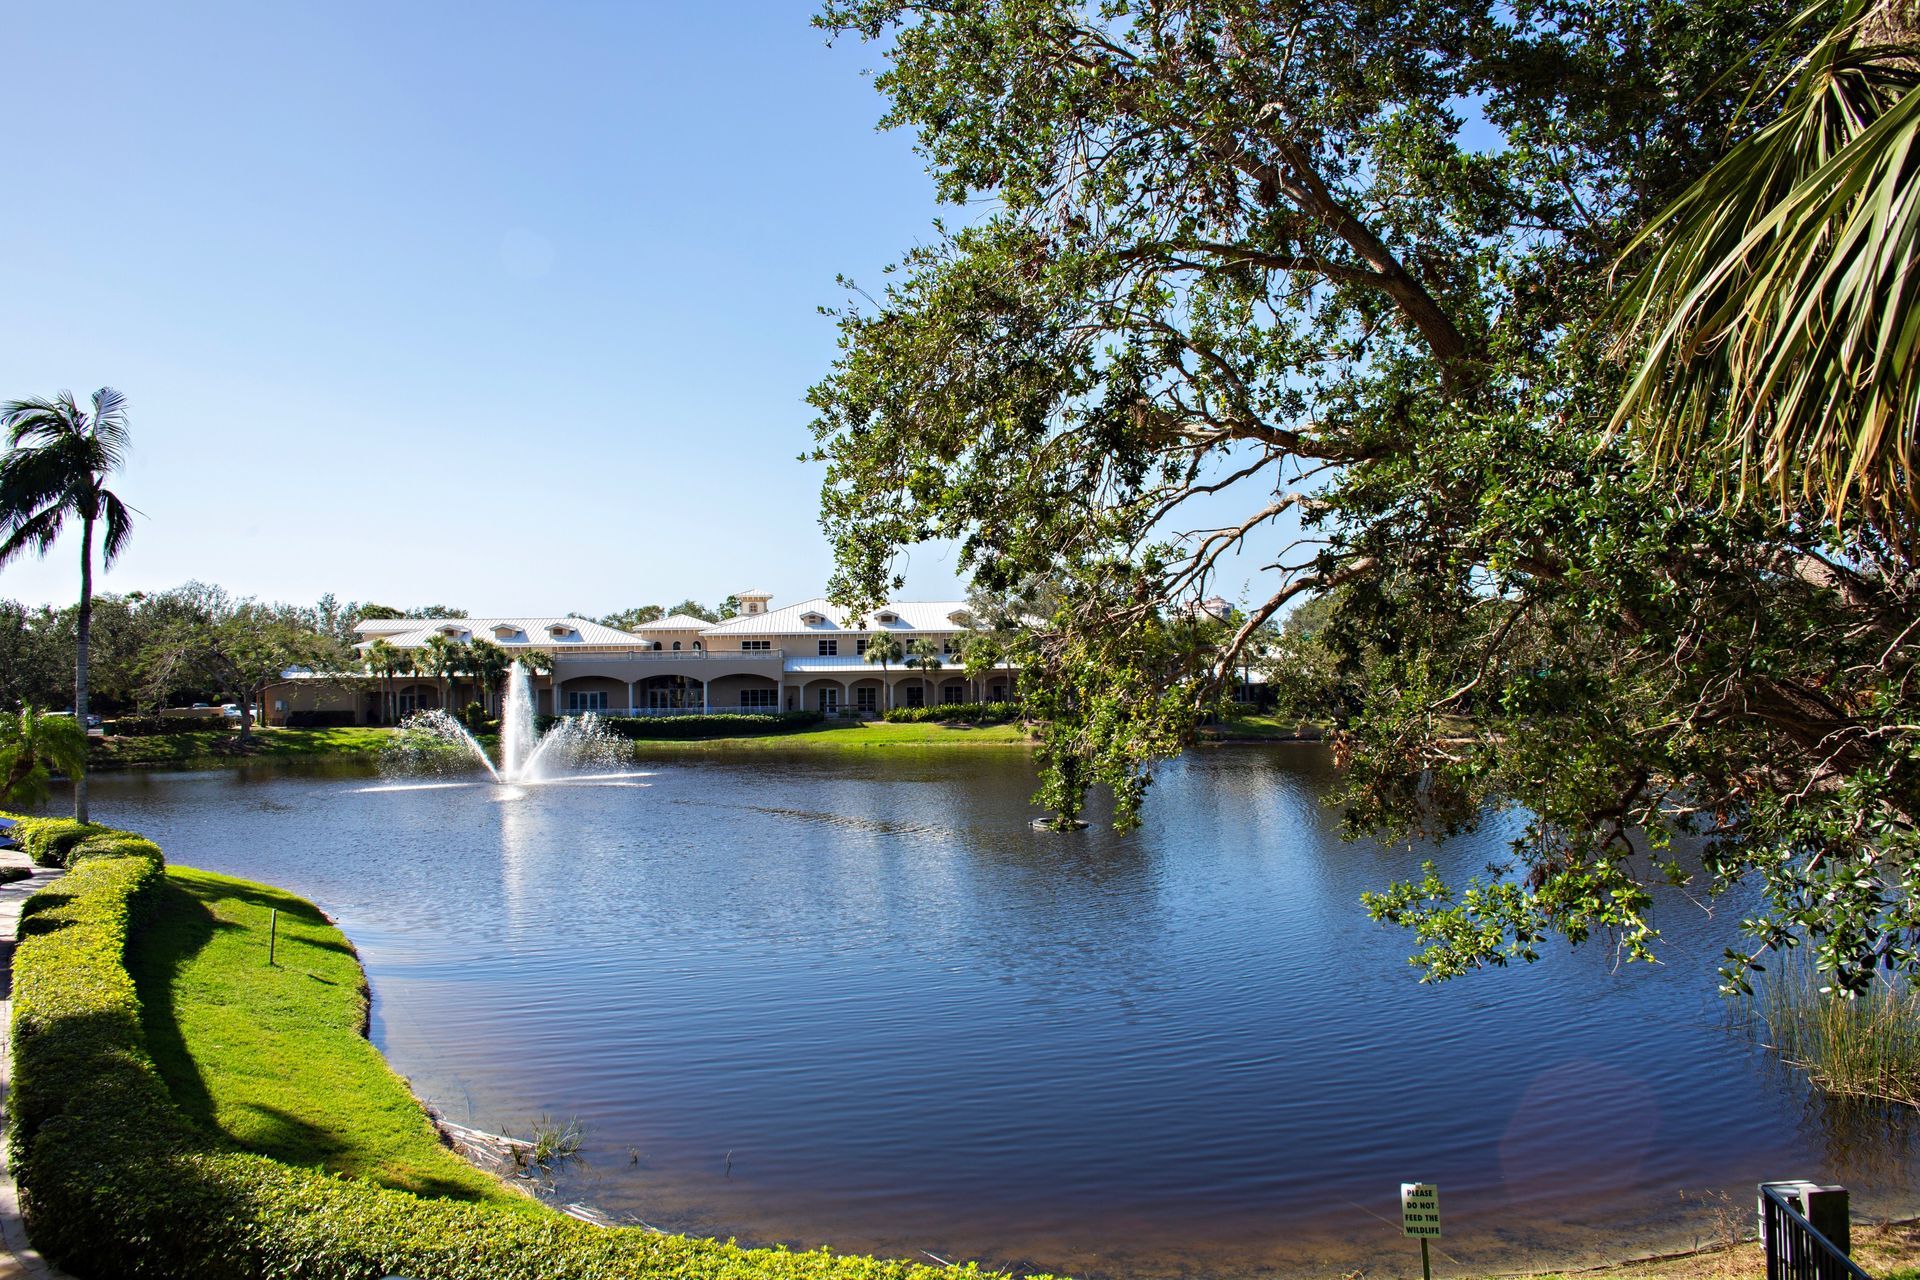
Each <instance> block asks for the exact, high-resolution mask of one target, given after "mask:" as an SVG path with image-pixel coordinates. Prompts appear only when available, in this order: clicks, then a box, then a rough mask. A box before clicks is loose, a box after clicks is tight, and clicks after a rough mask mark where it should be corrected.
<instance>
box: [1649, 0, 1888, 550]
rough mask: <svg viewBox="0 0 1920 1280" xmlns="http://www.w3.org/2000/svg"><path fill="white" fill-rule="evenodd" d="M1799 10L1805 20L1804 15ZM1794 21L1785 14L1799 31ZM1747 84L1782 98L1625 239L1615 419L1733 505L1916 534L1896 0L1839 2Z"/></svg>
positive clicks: (1763, 98) (1759, 94)
mask: <svg viewBox="0 0 1920 1280" xmlns="http://www.w3.org/2000/svg"><path fill="white" fill-rule="evenodd" d="M1814 12H1815V10H1813V9H1808V10H1807V11H1806V13H1805V14H1804V15H1803V17H1802V21H1804V20H1805V19H1806V17H1807V16H1809V15H1811V14H1813V13H1814ZM1797 25H1798V24H1796V26H1797ZM1799 35H1800V32H1799V31H1798V30H1796V29H1789V30H1788V31H1785V32H1783V33H1782V34H1781V35H1780V36H1779V37H1777V38H1776V39H1775V41H1774V42H1773V43H1772V46H1771V48H1772V50H1773V56H1774V57H1775V58H1776V59H1779V60H1780V61H1781V62H1783V63H1784V69H1783V70H1781V71H1779V72H1778V73H1777V74H1776V75H1775V76H1774V77H1773V78H1772V80H1771V82H1768V81H1767V79H1766V78H1765V77H1763V80H1762V83H1761V85H1760V87H1759V88H1758V89H1757V90H1756V91H1755V93H1754V94H1753V96H1752V99H1751V101H1753V102H1756V103H1772V102H1778V103H1780V104H1781V105H1780V109H1779V112H1778V114H1777V115H1776V116H1775V117H1774V118H1773V119H1772V120H1771V121H1770V122H1768V123H1767V124H1766V125H1764V127H1761V128H1759V129H1757V130H1756V131H1755V132H1754V133H1753V134H1752V135H1751V136H1750V137H1748V138H1746V139H1745V140H1743V141H1742V142H1740V143H1739V144H1737V145H1736V146H1734V147H1732V148H1731V149H1730V150H1729V151H1727V153H1726V154H1725V155H1724V156H1722V157H1721V159H1720V161H1719V162H1718V163H1717V164H1715V165H1714V166H1713V168H1712V169H1711V170H1709V171H1708V172H1707V173H1706V174H1705V175H1704V176H1703V177H1701V178H1700V179H1699V180H1698V181H1697V182H1695V183H1694V184H1693V185H1692V186H1691V187H1689V188H1688V189H1687V190H1686V191H1684V192H1683V193H1682V194H1681V195H1680V197H1679V198H1678V199H1677V200H1675V201H1674V203H1673V204H1672V205H1670V206H1669V207H1668V208H1667V209H1666V210H1665V211H1664V212H1663V213H1661V214H1660V216H1659V217H1657V218H1656V219H1655V220H1654V221H1653V223H1652V224H1651V225H1650V226H1648V227H1647V228H1646V229H1645V230H1644V231H1642V232H1641V233H1640V235H1639V236H1638V237H1637V238H1636V239H1635V240H1634V241H1633V242H1632V244H1631V245H1629V246H1628V249H1627V255H1628V256H1631V255H1634V254H1637V253H1639V252H1640V251H1642V250H1649V251H1650V252H1651V257H1650V258H1649V259H1648V261H1647V263H1646V265H1645V266H1644V268H1642V269H1641V270H1640V271H1638V273H1637V274H1635V275H1634V276H1632V277H1631V278H1630V279H1629V281H1628V283H1627V285H1626V287H1625V288H1624V289H1623V290H1622V292H1621V294H1620V296H1619V299H1618V300H1617V302H1616V304H1615V305H1616V315H1617V318H1618V319H1619V320H1620V321H1621V323H1622V327H1623V331H1624V336H1623V338H1622V340H1621V341H1622V346H1623V348H1626V347H1629V346H1632V347H1637V346H1638V345H1639V344H1642V343H1644V344H1645V349H1644V351H1643V352H1642V353H1641V354H1640V360H1639V365H1638V368H1637V369H1636V371H1635V373H1634V376H1633V378H1632V381H1631V383H1630V384H1629V386H1628V389H1627V391H1626V394H1625V396H1624V397H1623V399H1622V401H1621V404H1620V406H1619V409H1618V411H1617V412H1616V413H1615V415H1614V426H1615V427H1616V428H1619V427H1624V426H1629V425H1631V426H1632V427H1634V428H1635V429H1636V431H1637V432H1638V434H1639V435H1640V437H1641V439H1642V440H1643V441H1644V443H1645V444H1646V447H1647V449H1648V451H1649V453H1650V454H1651V457H1652V460H1653V461H1654V463H1655V464H1656V465H1657V466H1660V467H1662V468H1664V469H1666V470H1669V471H1672V472H1674V473H1676V474H1679V475H1681V476H1683V477H1684V476H1685V473H1686V472H1687V471H1688V470H1689V469H1691V468H1693V467H1696V466H1700V465H1701V464H1702V463H1703V462H1704V463H1705V464H1707V466H1708V470H1709V472H1710V474H1711V475H1712V476H1713V479H1712V480H1711V482H1710V483H1712V484H1713V485H1714V486H1715V487H1718V488H1719V489H1720V491H1721V494H1722V497H1723V498H1724V499H1726V500H1727V501H1728V502H1729V503H1734V502H1739V501H1742V500H1744V499H1745V498H1746V496H1747V494H1748V493H1749V492H1751V491H1753V490H1761V491H1765V492H1769V493H1770V494H1771V496H1772V497H1773V498H1774V499H1775V500H1776V501H1777V502H1778V503H1779V504H1780V505H1781V507H1782V508H1783V509H1796V508H1799V507H1801V506H1802V505H1803V504H1810V505H1812V506H1813V507H1814V508H1815V509H1822V508H1824V510H1825V512H1826V514H1827V515H1828V517H1830V518H1832V519H1835V520H1843V519H1846V518H1848V517H1849V516H1857V517H1858V518H1860V519H1862V520H1864V521H1865V522H1866V523H1867V524H1868V525H1869V526H1870V527H1873V528H1874V529H1876V530H1878V531H1879V532H1880V533H1881V534H1882V535H1883V536H1884V537H1886V538H1887V539H1888V540H1889V541H1891V542H1893V543H1894V544H1895V545H1896V546H1899V545H1904V546H1906V547H1907V548H1908V549H1909V550H1910V549H1911V547H1912V545H1913V541H1914V539H1915V536H1916V534H1920V487H1916V480H1915V474H1914V467H1915V466H1916V465H1920V451H1916V448H1915V445H1916V439H1915V437H1916V435H1920V326H1916V325H1914V324H1912V323H1910V322H1904V321H1907V320H1908V319H1909V318H1910V317H1912V316H1914V315H1916V314H1920V269H1917V267H1920V202H1916V201H1915V200H1913V199H1912V193H1913V191H1914V190H1915V189H1916V186H1917V185H1920V71H1917V68H1920V63H1916V59H1915V51H1916V47H1920V44H1917V41H1916V37H1920V32H1916V31H1915V29H1914V13H1913V9H1912V6H1911V3H1910V0H1847V2H1846V3H1845V4H1844V5H1843V7H1842V9H1841V11H1840V14H1839V18H1838V21H1837V22H1836V25H1835V26H1834V27H1833V28H1832V29H1831V30H1829V31H1827V32H1826V33H1825V34H1824V35H1823V36H1822V37H1821V38H1820V39H1819V40H1818V41H1817V42H1816V43H1815V44H1814V47H1813V48H1812V49H1811V50H1810V51H1808V52H1807V53H1805V54H1804V55H1802V56H1801V57H1799V58H1798V59H1797V60H1793V61H1791V62H1786V61H1785V59H1784V58H1783V57H1782V54H1781V50H1782V49H1783V48H1784V46H1785V45H1786V43H1787V42H1788V41H1789V40H1791V39H1794V38H1796V37H1798V36H1799Z"/></svg>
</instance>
